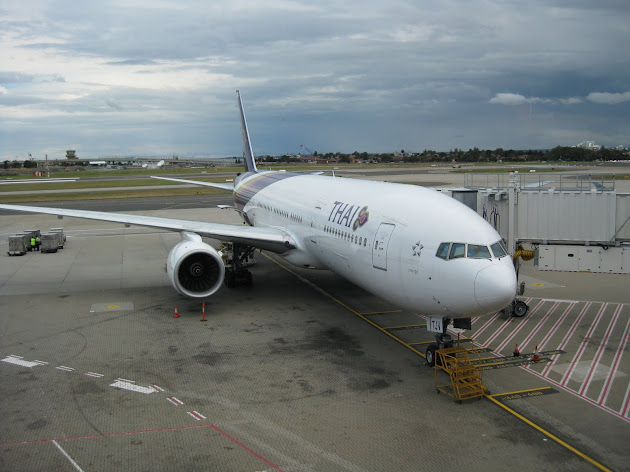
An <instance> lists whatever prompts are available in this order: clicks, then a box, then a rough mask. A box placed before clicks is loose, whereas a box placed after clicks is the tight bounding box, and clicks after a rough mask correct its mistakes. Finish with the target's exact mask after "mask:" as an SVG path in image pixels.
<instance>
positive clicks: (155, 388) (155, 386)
mask: <svg viewBox="0 0 630 472" xmlns="http://www.w3.org/2000/svg"><path fill="white" fill-rule="evenodd" d="M151 388H152V389H153V390H157V391H158V392H163V391H164V389H163V388H160V387H158V386H157V385H151Z"/></svg>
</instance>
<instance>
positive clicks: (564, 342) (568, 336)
mask: <svg viewBox="0 0 630 472" xmlns="http://www.w3.org/2000/svg"><path fill="white" fill-rule="evenodd" d="M591 305H592V302H587V303H586V304H585V305H584V307H583V308H582V311H580V314H579V315H578V317H577V318H576V319H575V320H574V321H573V324H572V325H571V327H570V328H569V331H568V332H567V334H566V335H565V337H564V339H563V340H562V342H561V343H560V346H558V349H564V348H565V347H566V346H567V344H569V341H570V339H571V336H573V333H574V332H575V330H576V329H577V327H578V325H579V324H580V321H582V318H584V316H585V315H586V312H587V311H588V309H589V308H590V307H591ZM552 365H553V362H552V363H550V364H548V365H547V367H545V368H544V369H543V371H542V375H543V377H547V374H548V373H549V371H550V370H551V366H552Z"/></svg>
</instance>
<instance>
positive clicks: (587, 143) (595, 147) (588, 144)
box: [576, 141, 602, 151]
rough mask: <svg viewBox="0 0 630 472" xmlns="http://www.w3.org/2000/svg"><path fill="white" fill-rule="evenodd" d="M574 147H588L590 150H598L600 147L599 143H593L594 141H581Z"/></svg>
mask: <svg viewBox="0 0 630 472" xmlns="http://www.w3.org/2000/svg"><path fill="white" fill-rule="evenodd" d="M576 147H579V148H583V149H590V150H591V151H599V150H600V149H601V148H602V147H601V146H600V145H599V144H595V141H583V142H581V143H580V144H578V145H577V146H576Z"/></svg>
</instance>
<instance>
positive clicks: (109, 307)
mask: <svg viewBox="0 0 630 472" xmlns="http://www.w3.org/2000/svg"><path fill="white" fill-rule="evenodd" d="M105 308H107V309H108V310H112V309H114V308H120V305H107V306H106V307H105Z"/></svg>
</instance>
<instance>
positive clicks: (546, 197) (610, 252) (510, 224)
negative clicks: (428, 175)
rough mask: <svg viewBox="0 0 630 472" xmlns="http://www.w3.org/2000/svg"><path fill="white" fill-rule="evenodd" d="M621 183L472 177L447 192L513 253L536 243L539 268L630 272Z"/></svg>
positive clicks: (603, 178)
mask: <svg viewBox="0 0 630 472" xmlns="http://www.w3.org/2000/svg"><path fill="white" fill-rule="evenodd" d="M615 182H616V181H615V175H613V174H599V175H597V174H565V173H562V174H561V173H557V174H555V173H525V174H523V173H517V172H514V173H510V174H509V175H508V174H485V175H481V174H466V175H465V179H464V188H461V189H446V191H447V193H449V194H450V195H451V196H453V197H454V198H456V199H458V200H460V201H462V202H463V203H465V204H467V205H468V206H469V207H471V208H472V209H474V210H475V211H477V213H479V214H480V215H481V216H483V217H484V218H485V219H486V221H488V222H489V223H490V224H491V225H492V226H494V228H495V229H496V230H497V231H498V232H499V234H501V236H502V237H503V238H504V239H506V240H507V241H508V248H509V249H510V250H511V252H512V253H514V252H516V249H517V248H518V246H519V245H520V244H522V243H531V244H533V245H534V246H535V247H536V248H537V251H536V264H537V266H538V268H539V270H560V271H567V270H568V271H586V272H604V273H620V274H630V194H629V193H619V192H617V190H616V188H615ZM475 197H476V198H475Z"/></svg>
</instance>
